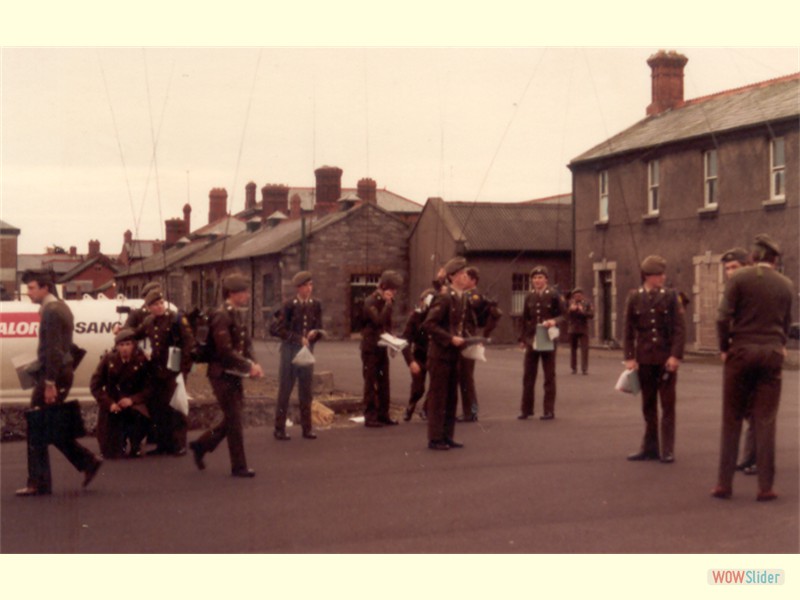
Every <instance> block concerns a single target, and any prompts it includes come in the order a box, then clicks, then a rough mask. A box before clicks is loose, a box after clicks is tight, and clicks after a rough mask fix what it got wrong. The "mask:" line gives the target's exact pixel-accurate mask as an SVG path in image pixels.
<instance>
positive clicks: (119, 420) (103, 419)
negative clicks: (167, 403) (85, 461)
mask: <svg viewBox="0 0 800 600" xmlns="http://www.w3.org/2000/svg"><path fill="white" fill-rule="evenodd" d="M149 426H150V419H148V418H147V417H145V416H144V415H143V414H142V413H140V412H139V411H138V410H136V409H135V408H133V407H132V406H131V407H128V408H124V409H122V410H121V411H120V412H118V413H112V412H111V411H109V410H108V409H105V408H101V409H99V410H98V411H97V442H98V444H99V446H100V452H101V453H102V454H103V457H105V458H120V457H122V456H124V455H125V446H126V444H127V443H128V442H130V450H131V453H132V454H135V453H136V452H137V451H138V450H140V449H141V446H142V441H143V440H144V437H145V435H147V428H148V427H149Z"/></svg>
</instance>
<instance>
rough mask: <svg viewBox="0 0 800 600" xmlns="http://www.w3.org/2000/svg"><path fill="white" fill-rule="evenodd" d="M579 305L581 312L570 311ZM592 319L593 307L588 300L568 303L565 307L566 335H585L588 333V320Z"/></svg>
mask: <svg viewBox="0 0 800 600" xmlns="http://www.w3.org/2000/svg"><path fill="white" fill-rule="evenodd" d="M576 305H580V308H581V310H571V309H572V308H573V307H574V306H576ZM593 317H594V306H592V303H591V302H589V301H588V300H581V301H580V302H570V303H569V306H568V307H567V333H575V334H585V333H588V332H589V319H591V318H593Z"/></svg>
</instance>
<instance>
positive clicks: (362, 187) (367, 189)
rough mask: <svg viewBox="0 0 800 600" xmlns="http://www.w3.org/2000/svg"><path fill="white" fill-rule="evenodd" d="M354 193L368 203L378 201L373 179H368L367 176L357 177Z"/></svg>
mask: <svg viewBox="0 0 800 600" xmlns="http://www.w3.org/2000/svg"><path fill="white" fill-rule="evenodd" d="M356 194H357V195H358V197H359V198H361V199H362V200H363V201H364V202H367V203H369V204H377V203H378V186H377V184H376V183H375V180H374V179H370V178H369V177H364V178H363V179H359V180H358V188H357V191H356Z"/></svg>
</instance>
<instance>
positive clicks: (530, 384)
mask: <svg viewBox="0 0 800 600" xmlns="http://www.w3.org/2000/svg"><path fill="white" fill-rule="evenodd" d="M531 284H532V285H531V287H532V288H533V289H532V290H531V291H530V293H528V295H527V296H526V297H525V306H524V308H523V309H522V331H521V334H520V337H519V341H520V346H521V347H523V348H525V365H524V373H523V376H522V402H521V405H522V406H521V411H520V415H519V417H517V418H518V419H527V418H528V417H530V416H533V412H534V410H533V400H534V388H535V387H536V375H537V371H538V370H539V361H540V360H541V361H542V371H543V372H544V414H542V416H541V417H539V418H540V419H542V420H543V421H548V420H551V419H554V418H555V416H556V414H555V407H556V349H555V348H553V349H552V350H543V351H539V350H537V349H534V348H533V340H534V339H535V337H536V328H537V327H539V326H540V325H541V326H543V327H546V328H548V329H549V328H551V327H558V326H559V325H560V324H561V322H562V321H563V319H564V317H563V315H564V306H563V303H562V301H561V295H560V294H559V293H558V291H557V290H556V289H555V288H553V287H552V286H550V285H549V273H548V271H547V267H544V266H536V267H534V268H533V269H532V270H531ZM553 343H554V344H555V343H556V341H555V340H553Z"/></svg>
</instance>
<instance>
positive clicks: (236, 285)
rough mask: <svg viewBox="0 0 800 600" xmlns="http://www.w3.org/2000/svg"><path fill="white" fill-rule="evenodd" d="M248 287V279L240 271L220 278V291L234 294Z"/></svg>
mask: <svg viewBox="0 0 800 600" xmlns="http://www.w3.org/2000/svg"><path fill="white" fill-rule="evenodd" d="M249 289H250V280H249V279H248V278H247V277H245V276H244V275H242V274H241V273H232V274H230V275H228V276H227V277H225V279H223V280H222V291H223V292H227V293H231V294H235V293H237V292H245V291H247V290H249Z"/></svg>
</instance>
